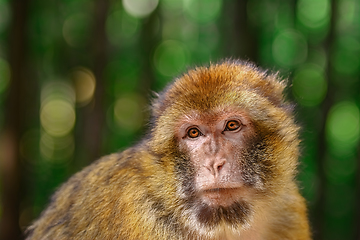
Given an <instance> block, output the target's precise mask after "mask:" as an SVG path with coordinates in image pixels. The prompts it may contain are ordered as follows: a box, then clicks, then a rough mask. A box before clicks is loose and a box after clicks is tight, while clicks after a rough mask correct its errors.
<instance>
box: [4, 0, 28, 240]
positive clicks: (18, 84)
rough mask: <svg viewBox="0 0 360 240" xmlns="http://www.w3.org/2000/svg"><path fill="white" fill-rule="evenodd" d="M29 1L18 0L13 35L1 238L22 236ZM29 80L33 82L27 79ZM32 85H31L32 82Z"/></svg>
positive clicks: (13, 19) (14, 14)
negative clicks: (22, 164)
mask: <svg viewBox="0 0 360 240" xmlns="http://www.w3.org/2000/svg"><path fill="white" fill-rule="evenodd" d="M28 3H29V2H28V1H27V0H14V1H11V4H12V24H11V27H10V35H9V44H8V46H9V51H8V56H9V62H10V66H11V82H10V91H9V94H8V98H7V101H6V106H5V107H6V112H5V114H6V115H5V129H4V132H3V134H2V137H1V144H0V145H1V148H2V149H1V152H0V154H1V160H2V162H1V166H0V171H1V173H0V176H1V177H2V179H1V183H2V192H3V195H2V209H3V212H2V219H1V221H0V239H4V240H5V239H9V240H10V239H11V240H16V239H21V231H20V227H19V205H20V198H21V196H20V195H21V194H20V192H21V191H20V188H21V187H20V186H21V164H20V163H21V161H20V158H21V156H20V144H19V143H20V138H21V136H22V134H23V133H24V131H25V121H26V112H27V111H26V110H27V104H28V103H29V101H26V100H25V98H26V95H27V90H26V88H25V80H27V79H26V78H25V77H26V57H25V53H26V21H27V6H28ZM27 83H29V82H28V81H27ZM30 85H31V84H30Z"/></svg>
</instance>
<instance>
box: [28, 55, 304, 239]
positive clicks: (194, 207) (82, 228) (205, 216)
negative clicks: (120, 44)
mask: <svg viewBox="0 0 360 240" xmlns="http://www.w3.org/2000/svg"><path fill="white" fill-rule="evenodd" d="M285 86H286V81H284V80H281V79H280V78H279V76H278V74H276V73H275V74H274V73H269V72H267V71H263V70H260V69H259V68H257V67H256V66H255V65H254V64H252V63H249V62H241V61H236V60H225V61H223V62H220V63H217V64H210V65H209V66H208V67H198V68H195V69H194V70H190V71H188V72H187V73H185V74H183V75H182V76H180V77H178V78H177V79H175V81H174V82H173V83H172V84H170V85H169V86H168V87H167V88H166V89H165V90H164V91H163V92H162V93H160V94H159V96H158V98H157V99H156V100H154V102H153V104H152V116H151V122H150V127H149V132H148V134H147V135H146V136H145V137H144V138H143V139H142V140H141V141H140V142H139V143H138V144H137V145H135V146H134V147H131V148H129V149H127V150H125V151H123V152H121V153H115V154H112V155H109V156H105V157H103V158H101V159H100V160H98V161H96V162H95V163H93V164H91V165H90V166H88V167H87V168H85V169H84V170H82V171H81V172H79V173H77V174H75V175H74V176H73V177H71V178H70V179H69V180H68V181H67V182H66V183H65V184H63V185H62V186H61V187H60V188H59V190H58V191H57V192H56V193H55V194H54V196H53V197H52V198H51V202H50V204H49V206H48V207H47V209H46V210H44V212H43V213H42V214H41V216H40V217H39V219H38V220H37V221H35V222H34V223H33V225H32V226H30V227H29V228H28V230H27V239H28V240H30V239H122V240H149V239H151V240H160V239H164V240H165V239H166V240H169V239H170V240H171V239H173V240H179V239H183V240H185V239H186V240H196V239H198V240H200V239H201V240H215V239H217V240H230V239H231V240H234V239H243V240H250V239H251V240H285V239H294V240H295V239H296V240H305V239H311V237H310V231H309V225H308V220H307V210H306V204H305V200H304V199H303V197H302V196H301V195H300V194H299V190H298V187H297V183H296V181H295V175H296V168H297V165H298V157H299V138H298V131H299V127H298V126H297V125H296V124H295V122H294V117H293V114H292V111H293V107H292V105H291V104H289V103H287V102H286V101H285V100H284V96H283V90H284V88H285Z"/></svg>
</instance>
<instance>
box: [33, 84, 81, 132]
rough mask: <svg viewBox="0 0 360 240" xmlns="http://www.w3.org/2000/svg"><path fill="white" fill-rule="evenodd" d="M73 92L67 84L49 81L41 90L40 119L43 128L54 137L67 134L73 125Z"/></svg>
mask: <svg viewBox="0 0 360 240" xmlns="http://www.w3.org/2000/svg"><path fill="white" fill-rule="evenodd" d="M74 102H75V94H74V90H73V88H72V87H71V86H70V85H69V84H65V83H63V82H60V81H59V82H51V83H49V84H47V85H45V86H44V87H43V89H42V91H41V109H40V121H41V125H42V127H43V128H44V130H45V131H46V132H47V133H48V134H50V135H52V136H55V137H60V136H64V135H66V134H68V133H69V132H70V131H71V130H72V129H73V127H74V125H75V109H74Z"/></svg>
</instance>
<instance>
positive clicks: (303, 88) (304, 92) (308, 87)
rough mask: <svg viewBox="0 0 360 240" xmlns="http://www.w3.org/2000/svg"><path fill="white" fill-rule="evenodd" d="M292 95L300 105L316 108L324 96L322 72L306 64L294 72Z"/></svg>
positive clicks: (324, 82) (325, 86)
mask: <svg viewBox="0 0 360 240" xmlns="http://www.w3.org/2000/svg"><path fill="white" fill-rule="evenodd" d="M292 91H293V94H294V96H295V98H296V100H297V102H299V103H300V104H301V105H303V106H309V107H311V106H316V105H318V104H320V103H321V102H322V101H323V100H324V98H325V95H326V91H327V82H326V80H325V76H324V71H323V69H322V68H320V67H319V66H317V65H314V64H306V65H305V66H303V67H301V68H300V69H298V70H297V71H296V72H295V75H294V80H293V87H292Z"/></svg>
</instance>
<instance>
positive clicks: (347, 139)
mask: <svg viewBox="0 0 360 240" xmlns="http://www.w3.org/2000/svg"><path fill="white" fill-rule="evenodd" d="M359 122H360V115H359V109H358V107H357V106H356V104H355V103H353V102H349V101H343V102H340V103H338V104H336V105H335V106H333V107H332V108H331V109H330V112H329V114H328V118H327V122H326V132H327V140H328V141H329V142H330V144H331V147H332V148H333V150H335V151H342V150H346V149H349V148H354V147H355V146H356V144H357V143H358V141H359V133H360V131H359V130H360V128H359Z"/></svg>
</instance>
